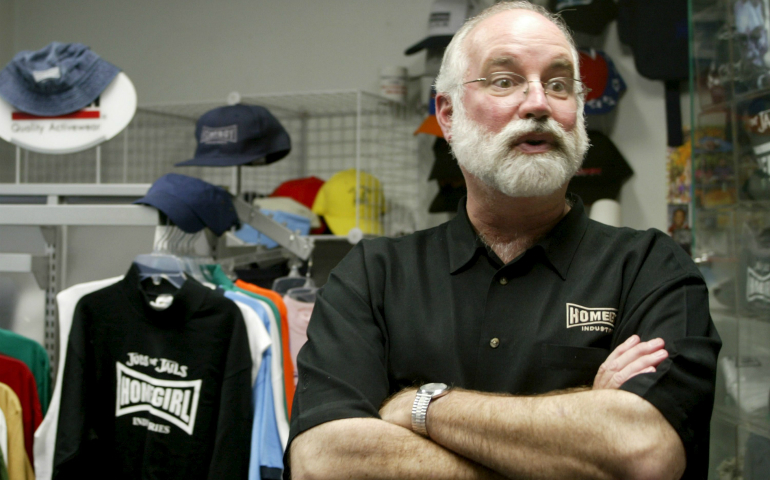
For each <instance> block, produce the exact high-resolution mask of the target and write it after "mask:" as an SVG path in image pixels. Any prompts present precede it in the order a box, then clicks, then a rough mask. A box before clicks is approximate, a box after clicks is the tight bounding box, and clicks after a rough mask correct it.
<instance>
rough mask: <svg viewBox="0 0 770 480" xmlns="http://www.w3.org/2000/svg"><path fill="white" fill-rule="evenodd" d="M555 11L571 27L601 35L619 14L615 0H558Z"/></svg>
mask: <svg viewBox="0 0 770 480" xmlns="http://www.w3.org/2000/svg"><path fill="white" fill-rule="evenodd" d="M554 11H555V12H557V13H559V14H560V15H561V17H562V18H563V19H564V22H565V23H566V24H567V26H568V27H569V28H571V29H572V30H574V31H576V32H582V33H588V34H589V35H601V33H602V32H603V31H604V29H605V28H606V27H607V25H608V24H609V23H610V22H611V21H613V20H614V19H615V18H617V16H618V6H617V4H616V3H615V0H556V2H555V5H554Z"/></svg>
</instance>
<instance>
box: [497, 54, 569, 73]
mask: <svg viewBox="0 0 770 480" xmlns="http://www.w3.org/2000/svg"><path fill="white" fill-rule="evenodd" d="M520 63H521V61H520V60H519V59H518V58H516V57H512V56H508V55H500V56H493V57H489V58H487V59H486V60H485V61H484V63H483V65H482V69H484V70H487V69H489V68H492V67H505V68H510V69H512V70H515V69H517V68H518V67H519V64H520ZM548 68H549V69H551V70H570V71H571V70H572V69H574V65H573V64H572V59H571V58H570V56H569V55H566V54H565V55H559V56H557V57H555V58H554V59H553V60H551V62H550V63H549V65H548Z"/></svg>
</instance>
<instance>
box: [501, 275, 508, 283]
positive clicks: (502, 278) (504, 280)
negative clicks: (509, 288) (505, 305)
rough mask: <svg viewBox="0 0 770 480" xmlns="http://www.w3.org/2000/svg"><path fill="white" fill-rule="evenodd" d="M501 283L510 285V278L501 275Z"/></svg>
mask: <svg viewBox="0 0 770 480" xmlns="http://www.w3.org/2000/svg"><path fill="white" fill-rule="evenodd" d="M500 285H508V279H507V278H505V277H500Z"/></svg>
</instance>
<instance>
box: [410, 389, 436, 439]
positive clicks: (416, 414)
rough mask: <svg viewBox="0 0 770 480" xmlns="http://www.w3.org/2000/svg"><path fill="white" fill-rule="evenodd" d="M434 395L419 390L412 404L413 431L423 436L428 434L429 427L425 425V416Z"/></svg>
mask: <svg viewBox="0 0 770 480" xmlns="http://www.w3.org/2000/svg"><path fill="white" fill-rule="evenodd" d="M432 399H433V396H432V395H431V394H429V393H425V392H420V391H418V392H417V396H416V397H415V398H414V403H413V404H412V431H413V432H415V433H419V434H420V435H422V436H423V437H427V436H428V429H427V427H426V426H425V418H426V417H427V416H428V405H430V401H431V400H432Z"/></svg>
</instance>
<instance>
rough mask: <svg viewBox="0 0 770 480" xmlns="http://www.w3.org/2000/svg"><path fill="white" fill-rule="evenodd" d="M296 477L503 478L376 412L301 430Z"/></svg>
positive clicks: (294, 455)
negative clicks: (384, 419)
mask: <svg viewBox="0 0 770 480" xmlns="http://www.w3.org/2000/svg"><path fill="white" fill-rule="evenodd" d="M290 454H291V471H292V479H293V480H304V479H335V480H336V479H356V478H367V479H383V480H385V479H405V480H407V479H427V478H432V479H458V480H459V479H469V480H470V479H500V478H503V477H501V476H499V475H498V474H496V473H495V472H493V471H491V470H489V469H487V468H485V467H483V466H481V465H479V464H477V463H474V462H472V461H470V460H468V459H466V458H464V457H462V456H460V455H457V454H455V453H453V452H450V451H449V450H447V449H446V448H444V447H441V446H440V445H437V444H436V443H434V442H432V441H431V440H428V439H425V438H423V437H421V436H419V435H417V434H415V433H412V432H411V431H409V430H406V429H404V428H401V427H398V426H396V425H392V424H389V423H387V422H384V421H382V420H379V419H374V418H352V419H344V420H335V421H332V422H328V423H324V424H321V425H318V426H316V427H314V428H311V429H310V430H308V431H306V432H304V433H302V434H301V435H299V436H297V438H296V439H295V440H294V441H293V442H292V445H291V450H290Z"/></svg>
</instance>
